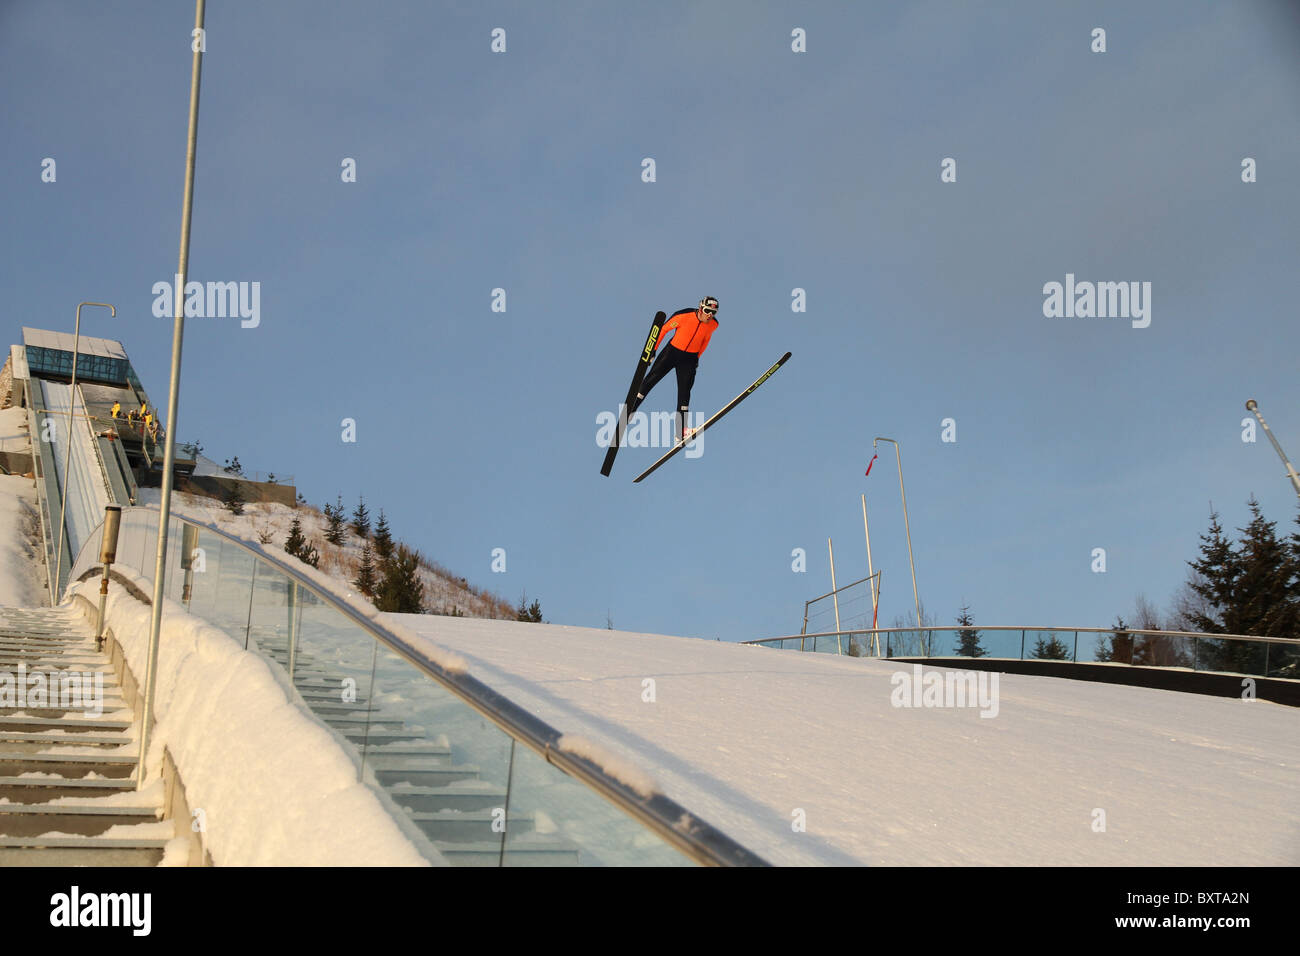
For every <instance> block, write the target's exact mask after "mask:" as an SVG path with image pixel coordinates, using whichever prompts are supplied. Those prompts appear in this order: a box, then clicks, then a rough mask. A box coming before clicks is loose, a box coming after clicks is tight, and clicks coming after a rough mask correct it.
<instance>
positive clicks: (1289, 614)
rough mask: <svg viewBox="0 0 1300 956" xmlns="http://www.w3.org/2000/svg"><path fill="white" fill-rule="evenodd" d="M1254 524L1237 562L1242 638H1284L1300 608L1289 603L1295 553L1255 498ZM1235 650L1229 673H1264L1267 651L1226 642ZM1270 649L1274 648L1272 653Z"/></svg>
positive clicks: (1244, 530) (1247, 530)
mask: <svg viewBox="0 0 1300 956" xmlns="http://www.w3.org/2000/svg"><path fill="white" fill-rule="evenodd" d="M1248 507H1249V508H1250V514H1251V519H1250V523H1249V524H1247V525H1246V527H1244V528H1241V529H1239V530H1240V531H1241V533H1242V538H1241V546H1240V548H1239V550H1238V560H1239V561H1240V563H1241V578H1240V580H1239V582H1238V588H1237V594H1236V599H1237V600H1236V606H1237V620H1238V624H1237V627H1240V628H1241V630H1239V631H1236V633H1238V634H1258V635H1260V636H1262V637H1263V636H1267V637H1282V636H1285V635H1286V634H1287V633H1288V632H1289V631H1291V630H1293V629H1294V626H1295V614H1296V607H1295V605H1293V604H1292V603H1291V601H1290V600H1289V598H1290V591H1291V590H1292V589H1291V581H1290V576H1291V554H1290V553H1289V549H1288V547H1287V545H1286V543H1285V542H1282V541H1279V540H1278V538H1277V523H1276V522H1273V521H1268V520H1265V518H1264V516H1263V514H1262V513H1261V512H1260V507H1259V502H1258V501H1256V500H1255V498H1254V496H1252V497H1251V499H1250V501H1249V503H1248ZM1226 643H1228V644H1230V645H1232V646H1231V647H1229V648H1227V649H1226V650H1228V651H1229V656H1230V658H1231V667H1230V669H1231V670H1235V671H1239V672H1243V673H1249V674H1262V673H1263V672H1264V665H1265V657H1266V654H1265V647H1264V645H1263V644H1256V643H1251V642H1246V641H1229V642H1226ZM1270 650H1271V649H1270Z"/></svg>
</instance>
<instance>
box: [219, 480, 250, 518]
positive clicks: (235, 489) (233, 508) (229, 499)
mask: <svg viewBox="0 0 1300 956" xmlns="http://www.w3.org/2000/svg"><path fill="white" fill-rule="evenodd" d="M221 501H222V504H224V505H225V506H226V510H227V511H229V512H230V513H231V514H237V515H242V514H243V513H244V504H245V503H246V502H245V500H244V491H243V482H242V481H232V482H231V483H230V487H229V488H227V489H226V493H225V495H224V496H223V497H222V499H221Z"/></svg>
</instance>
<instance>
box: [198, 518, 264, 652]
mask: <svg viewBox="0 0 1300 956" xmlns="http://www.w3.org/2000/svg"><path fill="white" fill-rule="evenodd" d="M199 547H200V548H202V549H203V553H204V558H205V561H206V564H207V570H206V571H205V572H204V573H203V580H204V583H205V584H206V585H208V586H209V587H211V588H212V591H213V594H212V601H211V603H210V604H208V605H207V607H206V609H205V610H204V612H203V614H202V616H203V617H204V618H205V619H206V620H207V621H208V622H209V623H210V624H213V625H214V626H216V627H218V628H220V629H221V630H223V631H225V632H226V633H227V634H229V635H230V636H231V637H233V638H234V639H235V640H237V641H239V643H240V644H242V645H244V646H247V630H248V611H249V601H250V599H251V597H252V589H253V583H254V574H255V573H256V570H255V569H256V566H257V563H258V562H257V561H256V560H255V559H254V558H253V556H252V555H251V554H249V553H248V552H247V551H245V550H244V549H243V548H241V547H239V545H237V544H235V543H234V542H232V541H227V540H226V539H224V538H220V537H217V536H216V535H213V534H206V535H204V534H200V535H199ZM214 555H215V556H216V562H215V563H216V567H215V568H214V567H213V556H214ZM196 577H197V575H196ZM193 613H196V614H197V613H199V612H198V611H194V612H193Z"/></svg>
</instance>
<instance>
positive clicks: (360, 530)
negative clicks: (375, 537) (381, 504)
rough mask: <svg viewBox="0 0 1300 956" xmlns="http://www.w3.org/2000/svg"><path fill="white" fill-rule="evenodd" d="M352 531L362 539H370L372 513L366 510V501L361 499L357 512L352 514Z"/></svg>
mask: <svg viewBox="0 0 1300 956" xmlns="http://www.w3.org/2000/svg"><path fill="white" fill-rule="evenodd" d="M352 530H353V531H355V532H356V533H357V536H358V537H360V538H369V537H370V511H369V509H367V508H366V499H365V498H364V497H363V498H361V501H360V504H358V505H357V509H356V511H354V512H352Z"/></svg>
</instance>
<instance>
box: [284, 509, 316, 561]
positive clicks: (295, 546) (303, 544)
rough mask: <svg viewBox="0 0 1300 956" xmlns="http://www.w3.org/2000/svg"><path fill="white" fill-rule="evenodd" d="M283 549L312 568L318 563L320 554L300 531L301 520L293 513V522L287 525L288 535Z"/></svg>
mask: <svg viewBox="0 0 1300 956" xmlns="http://www.w3.org/2000/svg"><path fill="white" fill-rule="evenodd" d="M284 550H285V551H287V552H289V554H292V555H293V556H294V557H295V558H297V559H298V560H299V561H301V562H302V563H303V564H310V565H311V566H312V567H313V568H314V567H317V566H318V565H319V564H320V554H319V553H318V552H317V550H316V549H315V547H313V546H312V545H311V544H309V543H308V542H307V538H306V537H305V536H304V535H303V533H302V522H301V521H300V520H298V516H297V515H294V517H293V523H292V524H291V525H289V537H288V539H287V540H286V541H285V542H284Z"/></svg>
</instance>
